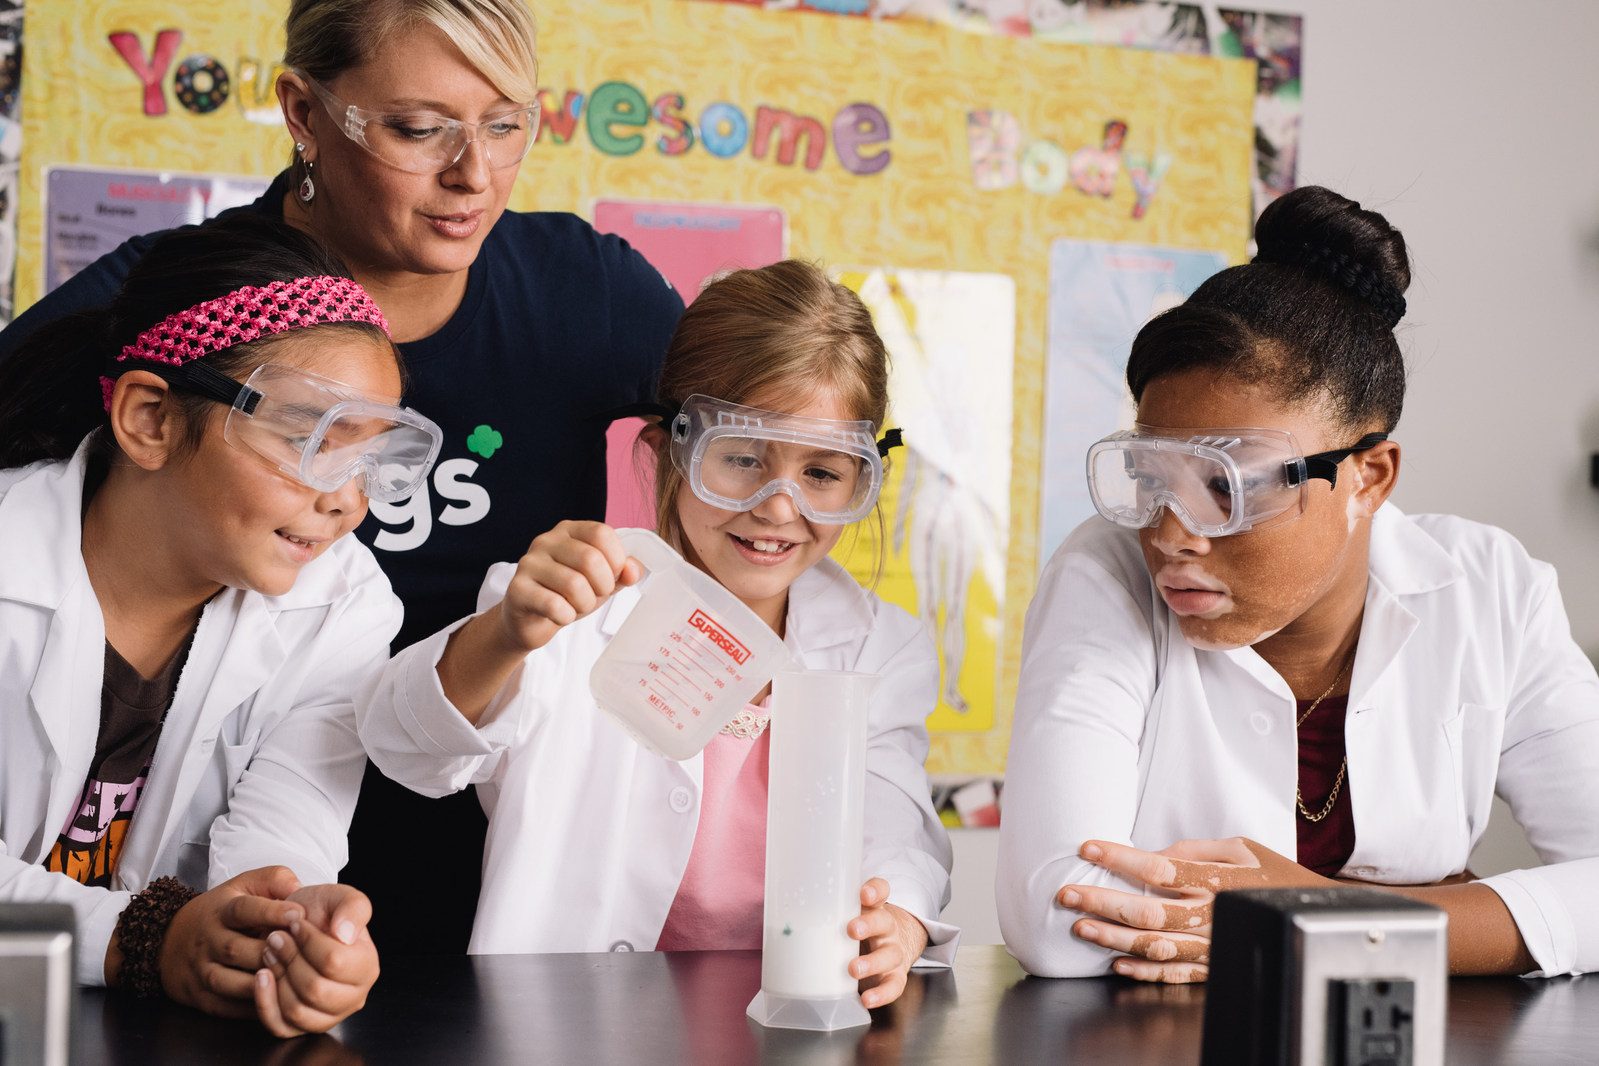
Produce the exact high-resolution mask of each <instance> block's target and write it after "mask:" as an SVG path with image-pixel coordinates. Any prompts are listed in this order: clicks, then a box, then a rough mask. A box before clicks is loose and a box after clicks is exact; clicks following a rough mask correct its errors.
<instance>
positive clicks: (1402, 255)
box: [1255, 185, 1410, 329]
mask: <svg viewBox="0 0 1599 1066" xmlns="http://www.w3.org/2000/svg"><path fill="white" fill-rule="evenodd" d="M1255 244H1256V247H1257V248H1258V249H1259V251H1258V252H1257V254H1256V255H1255V262H1257V263H1280V264H1283V265H1285V266H1297V267H1301V268H1303V269H1305V270H1307V271H1310V272H1311V273H1314V274H1319V275H1321V276H1323V277H1325V278H1327V279H1328V280H1330V281H1332V282H1333V283H1335V284H1336V285H1338V286H1339V287H1340V288H1342V289H1344V290H1346V291H1347V292H1349V293H1352V294H1353V295H1354V296H1356V297H1357V298H1359V299H1360V300H1361V301H1362V302H1364V303H1365V304H1367V305H1368V306H1369V307H1371V308H1372V309H1373V310H1375V311H1376V312H1377V313H1378V314H1379V315H1380V316H1381V317H1382V319H1383V322H1384V324H1385V326H1386V327H1387V328H1388V329H1393V328H1394V327H1395V326H1397V325H1398V324H1399V320H1400V319H1401V318H1403V317H1404V316H1405V296H1404V293H1405V290H1406V289H1408V288H1409V287H1410V257H1409V255H1408V254H1407V253H1406V251H1405V238H1404V236H1403V235H1402V234H1400V232H1399V231H1398V230H1396V229H1394V227H1393V226H1392V225H1390V224H1389V222H1388V220H1387V219H1386V218H1384V217H1383V216H1382V215H1379V214H1378V213H1377V212H1375V211H1367V210H1365V209H1363V208H1362V207H1361V206H1360V205H1359V204H1358V203H1356V202H1355V201H1353V200H1351V199H1349V198H1348V197H1346V196H1340V195H1338V194H1337V193H1335V192H1333V191H1332V190H1331V189H1324V188H1322V187H1321V186H1319V185H1307V186H1306V187H1304V188H1302V189H1295V190H1294V191H1293V192H1290V193H1288V194H1287V195H1285V196H1282V197H1280V198H1279V199H1277V200H1275V201H1273V202H1272V203H1271V204H1270V205H1269V206H1268V207H1267V208H1266V210H1265V211H1263V212H1262V213H1261V216H1260V221H1258V222H1257V223H1255Z"/></svg>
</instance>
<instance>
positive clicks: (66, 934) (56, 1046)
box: [0, 903, 75, 1066]
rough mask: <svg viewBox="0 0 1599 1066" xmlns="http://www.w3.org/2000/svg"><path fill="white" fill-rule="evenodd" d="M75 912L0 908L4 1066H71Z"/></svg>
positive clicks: (0, 1053)
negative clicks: (69, 1062)
mask: <svg viewBox="0 0 1599 1066" xmlns="http://www.w3.org/2000/svg"><path fill="white" fill-rule="evenodd" d="M74 930H75V923H74V921H73V916H72V908H71V907H67V906H63V905H61V904H46V903H0V1066H36V1064H42V1066H67V1062H68V1059H69V1057H70V1051H71V1034H72V995H73V985H74V982H73V973H72V946H73V936H74Z"/></svg>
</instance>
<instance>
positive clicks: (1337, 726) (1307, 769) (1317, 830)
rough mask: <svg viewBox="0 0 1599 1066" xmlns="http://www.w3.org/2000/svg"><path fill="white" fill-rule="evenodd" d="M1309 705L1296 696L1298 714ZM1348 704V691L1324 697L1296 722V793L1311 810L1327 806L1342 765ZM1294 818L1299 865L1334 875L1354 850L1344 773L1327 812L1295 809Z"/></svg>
mask: <svg viewBox="0 0 1599 1066" xmlns="http://www.w3.org/2000/svg"><path fill="white" fill-rule="evenodd" d="M1310 704H1311V701H1310V700H1301V701H1299V711H1298V713H1299V714H1304V713H1305V711H1306V709H1308V708H1309V707H1310ZM1348 706H1349V697H1348V696H1329V697H1327V698H1326V699H1324V700H1322V701H1321V703H1320V704H1319V705H1318V706H1317V707H1316V709H1315V711H1313V712H1312V713H1311V715H1310V717H1309V718H1306V719H1305V723H1304V724H1303V725H1301V726H1300V727H1299V793H1300V795H1301V796H1303V797H1304V800H1305V809H1306V810H1308V811H1309V812H1310V813H1311V814H1316V813H1318V812H1319V811H1320V810H1321V809H1322V807H1323V806H1325V805H1326V803H1327V797H1328V795H1329V794H1331V792H1332V787H1333V782H1334V781H1336V780H1337V779H1338V769H1339V767H1341V766H1342V765H1343V762H1344V714H1345V712H1346V711H1347V709H1348ZM1294 823H1295V825H1296V826H1297V827H1298V830H1299V865H1301V866H1303V867H1305V868H1306V869H1308V870H1314V871H1315V872H1316V873H1319V874H1321V875H1322V876H1323V877H1334V876H1336V875H1337V874H1338V871H1340V870H1342V869H1343V868H1344V863H1346V862H1348V861H1349V856H1350V853H1351V852H1353V851H1354V850H1355V809H1354V807H1353V806H1352V805H1351V804H1350V800H1349V775H1348V774H1345V775H1344V784H1343V787H1342V788H1341V789H1339V791H1338V802H1336V803H1334V804H1333V808H1332V810H1331V811H1329V812H1328V813H1327V817H1325V818H1323V819H1322V820H1321V821H1319V822H1312V821H1311V820H1310V819H1308V818H1306V817H1305V816H1304V815H1303V814H1300V813H1299V811H1298V810H1297V809H1296V810H1295V811H1294Z"/></svg>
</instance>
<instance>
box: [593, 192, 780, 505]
mask: <svg viewBox="0 0 1599 1066" xmlns="http://www.w3.org/2000/svg"><path fill="white" fill-rule="evenodd" d="M594 228H595V229H597V230H599V231H600V232H601V233H614V234H616V235H617V236H618V237H621V238H623V239H625V240H626V241H627V243H629V244H631V245H632V246H633V247H634V248H637V249H638V250H639V252H640V253H641V254H642V255H643V256H644V258H646V259H648V260H649V261H650V263H651V264H652V265H653V266H654V267H655V269H656V270H659V271H660V272H661V273H662V274H663V275H664V276H665V277H666V280H667V281H669V282H671V283H672V287H673V288H675V289H676V290H677V291H678V292H679V293H680V294H681V295H682V297H683V302H684V303H685V304H688V303H693V302H694V297H695V296H697V295H698V294H699V291H700V288H701V286H703V285H704V284H705V282H706V281H708V280H709V279H710V278H712V277H713V276H715V275H717V274H719V273H721V272H722V271H725V270H736V269H739V268H741V267H760V266H766V265H767V264H768V263H775V262H777V261H778V260H780V259H782V258H783V256H784V255H785V254H786V251H787V248H788V220H787V217H786V216H785V215H784V214H783V212H782V211H781V210H779V209H778V208H775V207H755V206H737V205H727V206H723V205H718V204H690V203H665V202H662V201H645V200H600V201H597V202H596V203H595V205H594ZM642 425H643V423H642V422H640V421H639V420H637V419H628V420H626V421H624V422H618V423H617V424H616V425H614V426H612V427H611V431H610V434H609V435H608V437H607V440H606V452H607V455H608V456H609V459H608V465H609V470H610V475H609V492H608V496H607V500H608V502H607V504H606V508H605V520H606V521H607V522H609V523H610V524H611V525H613V526H645V527H649V528H654V526H655V515H654V507H653V502H654V493H653V486H652V483H651V479H650V477H649V471H648V469H647V468H641V467H640V466H639V465H637V464H635V463H634V442H635V441H636V440H637V438H638V431H639V428H640V427H641V426H642Z"/></svg>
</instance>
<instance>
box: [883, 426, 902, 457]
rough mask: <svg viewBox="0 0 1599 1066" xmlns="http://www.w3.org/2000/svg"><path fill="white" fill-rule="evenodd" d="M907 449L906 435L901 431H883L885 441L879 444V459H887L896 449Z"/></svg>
mask: <svg viewBox="0 0 1599 1066" xmlns="http://www.w3.org/2000/svg"><path fill="white" fill-rule="evenodd" d="M903 447H905V433H904V431H903V430H900V429H885V430H883V439H882V440H880V441H878V442H877V457H878V458H879V459H887V458H888V453H889V452H891V451H893V450H894V449H895V448H903Z"/></svg>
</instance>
